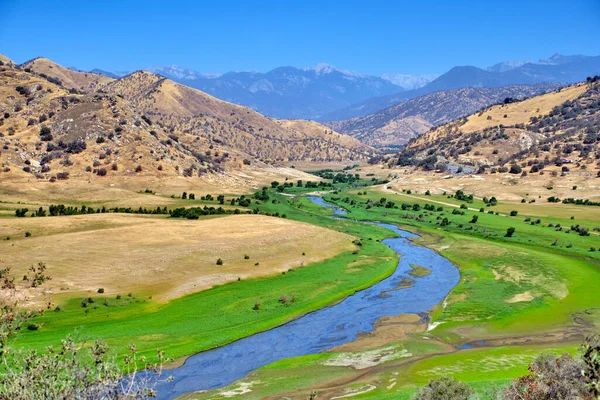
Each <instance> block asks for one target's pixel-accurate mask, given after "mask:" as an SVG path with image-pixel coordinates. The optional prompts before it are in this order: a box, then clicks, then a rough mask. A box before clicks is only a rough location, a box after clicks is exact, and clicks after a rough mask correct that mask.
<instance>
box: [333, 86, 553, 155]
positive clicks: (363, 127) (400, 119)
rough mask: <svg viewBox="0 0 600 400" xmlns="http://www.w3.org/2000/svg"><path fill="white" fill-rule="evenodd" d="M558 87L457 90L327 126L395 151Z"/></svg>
mask: <svg viewBox="0 0 600 400" xmlns="http://www.w3.org/2000/svg"><path fill="white" fill-rule="evenodd" d="M558 87H559V85H558V84H538V85H517V86H507V87H502V88H463V89H455V90H449V91H445V92H437V93H431V94H427V95H425V96H421V97H418V98H416V99H412V100H407V101H404V102H401V103H399V104H396V105H394V106H392V107H388V108H386V109H385V110H382V111H379V112H377V113H374V114H370V115H367V116H365V117H358V118H351V119H347V120H342V121H331V122H326V123H324V125H327V126H329V127H330V128H332V129H335V130H336V131H338V132H341V133H345V134H348V135H350V136H353V137H355V138H357V139H359V140H361V141H362V142H363V143H367V144H369V145H371V146H374V147H378V148H382V149H393V148H395V147H398V146H401V145H404V144H406V143H407V142H408V141H409V140H410V139H412V138H414V137H416V136H419V135H421V134H423V133H425V132H427V131H428V130H430V129H431V128H432V127H434V126H438V125H442V124H444V123H447V122H450V121H453V120H455V119H457V118H461V117H464V116H466V115H469V114H472V113H474V112H476V111H478V110H481V109H482V108H484V107H488V106H490V105H491V104H496V103H500V102H503V101H504V100H505V99H506V98H511V99H524V98H527V97H531V96H535V95H538V94H541V93H543V92H546V91H552V90H555V89H557V88H558Z"/></svg>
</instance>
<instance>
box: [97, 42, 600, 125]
mask: <svg viewBox="0 0 600 400" xmlns="http://www.w3.org/2000/svg"><path fill="white" fill-rule="evenodd" d="M146 70H147V71H150V72H152V73H155V74H158V75H162V76H164V77H167V78H169V79H171V80H174V81H176V82H178V83H181V84H184V85H187V86H190V87H193V88H196V89H199V90H202V91H203V92H206V93H208V94H210V95H212V96H215V97H217V98H219V99H222V100H225V101H229V102H232V103H235V104H239V105H243V106H246V107H250V108H252V109H254V110H256V111H258V112H260V113H262V114H264V115H266V116H269V117H272V118H290V119H313V120H319V121H332V120H343V119H348V118H354V117H362V116H366V115H369V114H372V113H375V112H377V111H380V110H383V109H385V108H388V107H391V106H393V105H395V104H398V103H399V102H401V101H404V100H408V99H413V98H417V97H420V96H423V95H426V94H429V93H434V92H439V91H446V90H452V89H459V88H465V87H475V88H496V87H503V86H511V85H531V84H536V83H542V82H553V83H573V82H579V81H582V80H585V78H586V77H587V76H590V75H596V74H598V73H600V56H584V55H570V56H565V55H561V54H554V55H553V56H551V57H549V58H545V59H540V60H538V61H537V62H532V61H520V60H516V61H505V62H501V63H498V64H495V65H493V66H490V67H488V68H485V69H484V68H478V67H474V66H457V67H454V68H452V69H450V70H449V71H448V72H446V73H445V74H442V75H439V76H438V75H434V74H429V75H407V74H398V73H388V74H383V75H382V76H380V77H376V76H369V75H362V74H358V73H355V72H351V71H347V70H344V69H341V68H337V67H334V66H331V65H329V64H318V65H316V66H314V67H310V68H296V67H279V68H275V69H273V70H271V71H269V72H265V73H261V72H252V71H250V72H227V73H224V74H220V73H210V72H198V71H194V70H191V69H186V68H181V67H178V66H176V65H169V66H154V67H149V68H147V69H146ZM90 72H94V73H97V74H101V75H104V76H107V77H111V78H119V77H123V76H125V75H127V74H128V73H129V72H108V71H103V70H99V69H95V70H92V71H90Z"/></svg>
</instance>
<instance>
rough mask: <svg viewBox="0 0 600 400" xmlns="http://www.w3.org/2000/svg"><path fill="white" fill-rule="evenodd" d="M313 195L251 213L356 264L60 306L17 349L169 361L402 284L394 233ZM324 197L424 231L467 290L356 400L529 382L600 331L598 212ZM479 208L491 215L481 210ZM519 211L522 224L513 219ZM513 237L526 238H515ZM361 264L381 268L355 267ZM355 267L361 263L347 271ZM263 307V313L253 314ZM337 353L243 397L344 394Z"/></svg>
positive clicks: (265, 372) (369, 191) (285, 367)
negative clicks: (326, 237)
mask: <svg viewBox="0 0 600 400" xmlns="http://www.w3.org/2000/svg"><path fill="white" fill-rule="evenodd" d="M314 190H315V189H306V188H298V187H294V188H286V189H285V190H284V192H283V193H279V192H276V191H275V190H273V189H271V190H269V195H270V198H269V200H268V201H264V202H261V203H256V202H253V204H252V205H251V206H250V208H251V209H253V210H255V211H258V212H260V213H261V214H265V213H269V214H275V213H278V214H277V215H282V214H285V216H286V217H287V218H289V219H293V220H298V221H302V222H308V223H311V224H314V225H318V226H323V227H327V228H330V229H334V230H337V231H340V232H344V233H348V234H350V235H353V236H356V237H359V238H360V243H361V246H357V249H359V251H358V253H357V254H354V252H346V253H343V254H340V255H338V256H336V257H333V258H331V259H329V260H326V261H323V262H320V263H315V264H310V265H306V266H298V267H296V268H292V269H290V270H289V271H287V272H286V273H284V274H281V275H278V276H272V277H268V278H261V279H251V280H242V281H238V282H232V283H229V284H225V285H222V286H217V287H214V288H212V289H209V290H205V291H202V292H198V293H195V294H192V295H187V296H184V297H181V298H179V299H176V300H172V301H170V302H168V303H166V304H160V303H157V302H154V301H153V300H152V299H151V298H147V297H145V298H142V297H139V296H138V295H136V294H135V293H133V294H132V295H131V296H128V295H126V294H123V296H122V297H121V298H120V299H116V298H114V297H112V298H109V297H104V296H102V295H98V296H94V297H93V300H94V302H93V303H89V304H87V306H86V307H85V308H84V307H82V306H81V302H82V300H83V299H80V298H73V299H70V300H68V301H66V302H65V303H64V304H60V311H47V312H46V313H44V315H42V316H40V317H37V318H36V319H35V321H34V322H35V323H37V324H38V325H39V326H40V328H39V330H37V331H24V332H23V333H22V334H21V335H19V337H18V338H17V341H16V344H17V346H18V347H22V348H35V349H43V348H45V347H47V346H49V345H56V344H57V343H59V341H60V339H62V338H64V337H65V336H66V335H69V334H70V335H74V336H75V338H76V339H77V340H78V341H81V342H83V341H89V340H94V339H98V338H101V339H103V340H104V341H106V342H107V343H108V344H109V345H111V347H112V348H113V349H115V351H116V352H118V353H123V350H125V348H126V346H127V345H128V344H130V343H135V344H136V346H137V348H138V349H139V350H140V352H141V353H142V354H144V355H147V356H152V355H153V354H155V352H156V350H157V349H162V350H164V351H165V353H166V355H167V356H169V357H173V358H180V357H184V356H187V355H191V354H193V353H196V352H199V351H203V350H206V349H210V348H214V347H217V346H221V345H224V344H226V343H229V342H231V341H234V340H237V339H240V338H242V337H245V336H248V335H250V334H253V333H256V332H259V331H263V330H266V329H269V328H272V327H274V326H277V325H280V324H282V323H285V322H286V321H289V320H290V319H293V318H297V317H298V316H300V315H302V314H305V313H307V312H310V311H313V310H316V309H319V308H322V307H324V306H326V305H329V304H332V303H334V302H336V301H339V300H341V299H343V298H344V297H346V296H348V295H350V294H352V293H354V292H355V291H357V290H360V289H362V288H365V287H368V286H371V285H372V284H373V283H375V282H377V281H379V280H381V279H383V278H385V277H386V276H388V275H389V274H391V273H392V272H393V270H394V268H395V266H396V264H397V257H396V256H395V254H394V252H393V251H392V250H390V249H389V248H388V247H387V246H385V245H383V244H381V243H379V241H381V240H382V239H384V238H386V237H389V236H390V235H392V233H391V232H390V231H388V230H385V229H383V228H380V227H377V226H374V225H367V224H362V223H357V222H352V221H350V220H341V219H332V218H329V217H330V216H331V214H332V212H331V210H329V209H326V208H324V207H321V206H318V205H315V204H313V203H312V202H310V201H309V199H307V198H306V197H303V196H302V195H303V194H305V193H307V192H311V191H314ZM359 192H360V194H359ZM323 194H324V198H325V199H326V200H327V201H329V202H332V203H334V204H336V205H338V206H340V207H342V208H344V209H346V210H348V211H349V215H348V217H349V218H351V219H356V220H370V221H381V222H387V223H393V224H396V225H398V226H400V227H401V228H403V229H407V230H410V231H413V232H416V233H418V234H419V235H420V236H421V237H420V238H419V239H416V240H415V241H416V243H418V244H419V245H422V246H426V247H430V248H432V249H434V250H435V251H438V252H439V253H440V254H441V255H443V256H444V257H446V258H448V259H449V260H450V261H452V262H453V263H454V264H455V265H456V266H457V267H458V268H459V269H460V273H461V280H460V282H459V284H458V285H457V286H456V287H455V288H454V289H453V291H452V292H451V293H450V294H449V296H448V297H447V299H446V301H445V302H444V304H443V305H439V306H437V307H435V308H434V310H432V312H431V321H432V322H435V323H437V324H436V325H437V326H436V327H435V328H434V329H432V330H431V331H429V332H427V333H423V334H415V335H413V336H411V337H409V338H408V339H406V340H403V341H402V342H400V343H395V345H398V346H404V348H406V349H407V350H408V351H409V352H410V354H411V358H409V359H407V360H406V361H408V363H407V364H404V363H403V364H402V366H395V364H394V362H390V363H384V364H382V365H381V366H379V367H378V369H377V371H376V372H373V373H369V374H363V375H361V377H360V378H358V377H357V378H356V381H353V382H352V383H347V384H344V385H345V386H344V385H342V386H343V388H345V389H348V390H356V391H357V392H360V391H361V390H362V389H361V387H363V386H364V385H373V386H375V387H376V388H375V389H373V390H369V391H368V392H365V393H363V394H360V393H358V394H357V395H356V396H353V398H382V399H385V398H394V399H396V398H400V399H402V398H407V399H408V398H410V397H411V396H412V395H413V394H414V392H415V390H416V388H418V387H419V386H421V385H423V384H425V383H426V382H427V381H428V380H429V379H430V378H433V377H436V376H441V375H448V374H449V375H452V376H454V377H456V378H457V379H460V380H463V381H466V382H469V383H470V384H472V385H473V387H474V388H475V389H476V390H477V391H478V392H480V393H484V392H486V391H487V390H490V388H493V387H494V386H498V385H500V386H501V385H505V384H507V382H509V381H510V380H511V379H513V378H514V377H516V376H519V375H522V374H523V373H525V372H526V369H527V365H528V363H529V362H531V360H533V358H534V357H535V356H536V355H537V354H539V353H541V352H546V351H550V352H564V351H568V352H574V351H575V349H576V348H577V343H576V340H577V339H573V338H571V337H570V336H569V337H567V336H565V337H566V338H567V339H565V340H563V341H556V342H555V343H552V342H550V343H538V344H535V340H536V338H539V337H541V336H543V335H544V334H545V333H547V332H562V331H565V332H566V331H568V330H569V329H572V328H573V327H575V325H576V324H575V322H574V316H575V315H577V316H580V317H581V318H580V319H579V321H580V322H579V325H577V328H578V329H580V330H581V331H586V332H589V331H593V330H595V329H596V326H597V323H599V322H600V317H599V316H598V313H595V312H593V310H594V309H597V308H600V298H599V297H598V296H597V295H596V293H597V282H600V268H599V266H600V251H598V248H600V237H599V236H598V235H596V234H595V233H594V232H593V231H592V229H593V227H595V225H597V224H598V221H596V220H595V215H596V214H595V213H591V214H590V215H591V216H589V215H588V214H586V213H585V208H584V207H581V206H580V207H578V208H576V209H574V208H573V207H576V206H570V205H562V204H551V205H550V204H549V205H548V208H547V209H546V207H545V205H541V204H539V203H538V204H536V203H519V204H505V203H502V202H500V203H499V204H498V205H496V206H493V207H487V206H486V205H485V204H484V203H483V202H482V201H481V200H477V199H475V200H474V201H473V203H470V204H466V207H467V209H464V208H462V209H460V208H457V207H451V206H449V205H443V204H440V203H451V204H454V205H457V206H459V205H460V204H463V202H460V201H458V200H457V199H455V198H448V196H424V195H417V196H411V197H409V196H406V195H403V194H393V193H382V192H380V191H377V190H375V189H374V188H370V187H367V188H360V189H355V188H350V187H349V186H348V185H347V184H343V186H342V185H340V187H336V190H335V191H334V192H330V191H329V192H324V193H323ZM382 198H385V201H381V199H382ZM367 202H368V203H369V204H370V206H369V207H367ZM388 202H393V204H392V205H391V206H389V207H385V205H383V204H388ZM403 203H405V204H406V206H405V209H404V210H403V209H402V204H403ZM178 204H179V203H178ZM188 204H191V203H188ZM377 204H381V206H378V205H377ZM415 205H418V206H415ZM426 205H427V209H425V206H426ZM561 206H564V209H561ZM468 208H475V209H476V210H477V211H473V210H469V209H468ZM480 208H483V212H480V211H478V210H479V209H480ZM580 209H583V210H584V211H583V212H579V210H580ZM455 210H458V213H457V212H456V211H455ZM512 210H516V211H518V214H517V215H516V216H508V214H509V213H510V211H512ZM453 211H455V212H454V213H453ZM489 211H492V212H491V213H490V212H489ZM575 211H577V212H575ZM463 212H464V214H462V213H463ZM496 212H498V214H496ZM571 216H574V219H571ZM474 217H477V218H474ZM538 219H539V221H538ZM443 221H446V222H444V223H443ZM557 224H560V226H561V227H562V229H561V230H558V229H557V227H556V226H557ZM576 224H579V225H583V226H586V227H588V228H589V229H590V232H592V234H590V235H589V236H580V235H579V234H578V233H577V232H576V231H575V230H571V225H576ZM511 227H513V228H515V233H514V234H513V235H512V236H511V237H507V236H506V232H507V229H508V228H511ZM592 248H594V249H595V251H591V249H592ZM364 259H370V260H374V262H368V263H367V262H365V263H355V262H356V261H359V260H364ZM352 263H354V265H355V266H354V267H353V268H352V269H353V271H352V272H349V269H350V268H349V264H352ZM356 265H357V266H358V268H359V271H358V272H356V268H357V267H356ZM414 268H415V273H416V274H417V275H419V276H425V275H427V274H428V271H427V270H426V269H422V267H420V266H415V267H414ZM417 279H418V278H417ZM281 295H286V296H288V297H289V296H292V295H295V299H296V300H295V301H294V302H293V303H290V304H287V305H284V304H282V303H281V302H280V301H279V298H280V296H281ZM257 302H258V303H260V307H259V309H258V310H254V309H253V308H254V306H255V304H257ZM586 311H587V313H585V312H586ZM582 320H583V321H584V324H583V325H581V321H582ZM523 337H526V338H531V339H532V340H533V342H532V343H528V344H524V343H523V342H518V343H517V342H515V343H512V344H511V340H512V339H517V338H523ZM503 339H506V340H507V343H506V344H502V345H497V344H495V345H489V347H482V348H473V349H458V347H459V346H461V345H462V344H464V343H467V342H471V341H475V340H485V341H488V340H489V341H494V340H495V341H496V342H494V343H498V341H499V340H503ZM449 348H454V349H455V350H454V351H449V350H448V349H449ZM334 356H335V353H324V354H317V355H307V356H303V357H297V358H293V359H289V360H281V361H278V362H276V363H273V364H271V365H268V366H265V367H263V368H261V369H259V370H257V371H255V372H253V373H252V374H251V375H250V376H249V377H247V378H244V379H243V380H242V381H241V382H242V383H243V382H250V381H256V382H259V383H256V382H255V383H254V384H253V385H254V386H253V387H252V390H251V392H250V393H245V394H244V398H249V399H252V398H262V397H265V396H281V395H284V394H290V393H292V394H294V395H298V394H300V395H302V396H304V395H305V394H308V393H310V391H311V390H312V388H321V389H320V390H326V389H323V388H327V387H328V385H332V384H333V383H332V382H336V385H337V384H338V383H337V382H345V381H348V380H349V379H352V378H353V377H355V376H357V375H358V372H357V371H356V370H353V369H352V368H349V367H335V366H327V365H323V363H322V362H323V361H324V360H327V359H328V358H330V357H334ZM403 362H404V360H403ZM482 366H483V367H482ZM239 385H240V382H236V383H234V384H232V385H230V386H228V387H227V388H224V389H223V390H233V391H235V390H236V387H238V388H239ZM342 386H340V388H341V387H342ZM338 389H339V388H338ZM345 389H344V390H345ZM340 390H341V389H340ZM219 393H221V392H220V391H210V392H207V393H205V394H199V395H198V394H194V395H190V396H186V398H212V397H213V396H217V397H219V396H220V395H219Z"/></svg>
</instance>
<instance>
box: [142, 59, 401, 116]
mask: <svg viewBox="0 0 600 400" xmlns="http://www.w3.org/2000/svg"><path fill="white" fill-rule="evenodd" d="M148 70H149V71H151V72H153V73H155V74H159V75H162V76H165V77H167V78H169V79H172V80H174V81H176V82H178V83H181V84H184V85H186V86H190V87H193V88H195V89H199V90H201V91H203V92H206V93H208V94H211V95H213V96H215V97H217V98H219V99H222V100H225V101H229V102H232V103H236V104H240V105H244V106H246V107H250V108H252V109H254V110H256V111H258V112H260V113H261V114H264V115H266V116H269V117H273V118H288V119H318V118H320V117H322V116H324V115H325V114H327V113H328V112H331V111H334V110H337V109H339V108H343V107H346V106H349V105H350V104H353V103H357V102H360V101H363V100H365V99H368V98H370V97H373V96H381V95H385V94H391V93H396V92H401V91H403V90H404V89H403V88H402V87H401V86H398V85H396V84H394V83H392V82H390V81H388V80H385V79H383V78H379V77H375V76H368V75H361V74H357V73H353V72H350V71H346V70H342V69H339V68H336V67H333V66H331V65H328V64H319V65H316V66H314V67H311V68H304V69H302V68H295V67H279V68H275V69H274V70H272V71H269V72H266V73H260V72H227V73H225V74H222V75H219V74H214V73H213V74H207V73H199V72H196V71H193V70H189V69H184V68H180V67H177V66H168V67H151V68H149V69H148Z"/></svg>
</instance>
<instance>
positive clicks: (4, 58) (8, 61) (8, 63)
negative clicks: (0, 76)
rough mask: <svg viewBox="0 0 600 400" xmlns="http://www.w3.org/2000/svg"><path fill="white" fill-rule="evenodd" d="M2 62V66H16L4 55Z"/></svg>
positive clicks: (0, 56) (0, 59)
mask: <svg viewBox="0 0 600 400" xmlns="http://www.w3.org/2000/svg"><path fill="white" fill-rule="evenodd" d="M0 62H1V63H2V64H7V65H14V64H15V63H14V62H13V60H11V59H10V58H8V57H6V56H5V55H4V54H0Z"/></svg>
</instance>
